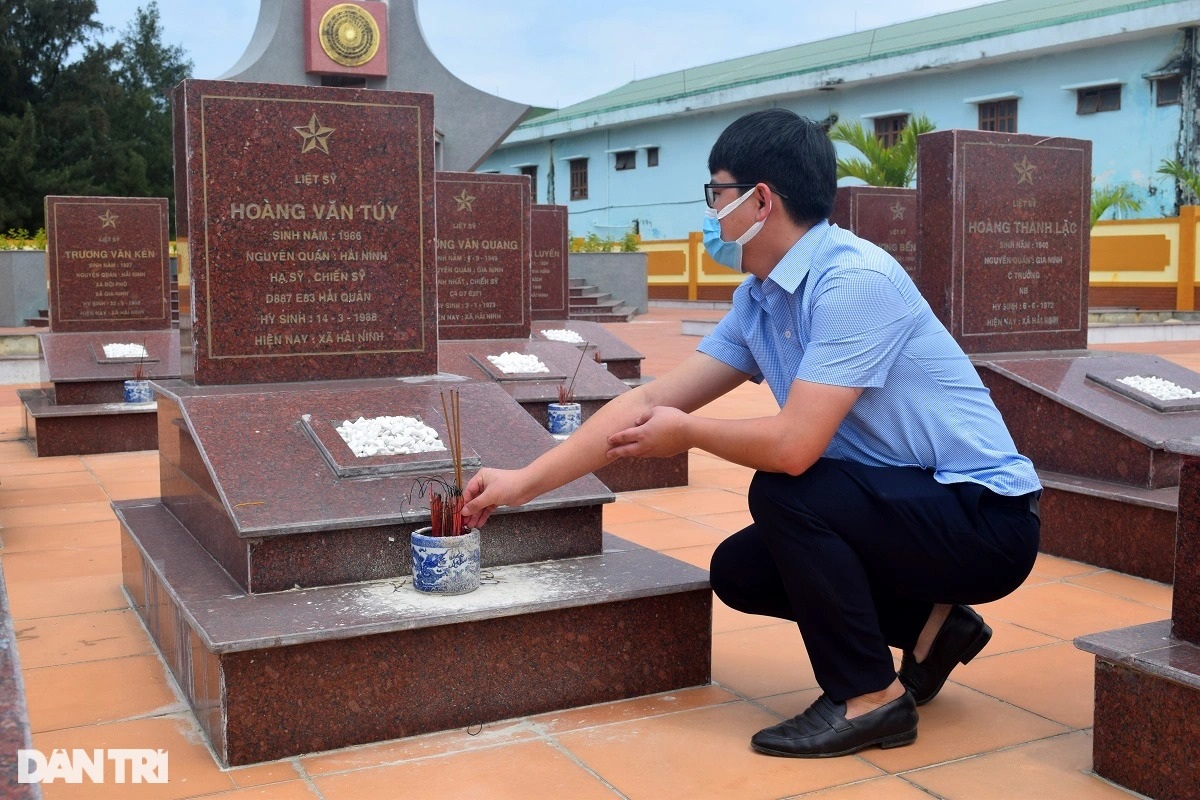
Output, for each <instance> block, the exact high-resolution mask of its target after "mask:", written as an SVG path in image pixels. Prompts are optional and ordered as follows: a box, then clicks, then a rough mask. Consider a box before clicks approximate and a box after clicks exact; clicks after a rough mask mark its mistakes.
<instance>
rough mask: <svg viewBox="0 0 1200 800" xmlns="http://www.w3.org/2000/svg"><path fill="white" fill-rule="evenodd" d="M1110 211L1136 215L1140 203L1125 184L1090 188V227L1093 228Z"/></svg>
mask: <svg viewBox="0 0 1200 800" xmlns="http://www.w3.org/2000/svg"><path fill="white" fill-rule="evenodd" d="M1110 209H1113V210H1116V211H1122V212H1124V213H1128V214H1136V213H1137V212H1138V211H1141V210H1142V201H1141V200H1139V199H1137V198H1136V197H1134V196H1133V191H1132V189H1131V188H1130V186H1129V184H1127V183H1118V184H1116V185H1115V186H1092V225H1093V226H1094V225H1095V224H1096V223H1097V222H1098V221H1099V220H1100V217H1102V216H1104V213H1105V212H1106V211H1108V210H1110Z"/></svg>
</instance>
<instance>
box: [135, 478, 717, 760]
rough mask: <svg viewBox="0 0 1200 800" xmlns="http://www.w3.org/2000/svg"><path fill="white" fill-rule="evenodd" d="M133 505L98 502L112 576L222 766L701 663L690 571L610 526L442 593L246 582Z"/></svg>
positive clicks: (706, 633) (364, 739)
mask: <svg viewBox="0 0 1200 800" xmlns="http://www.w3.org/2000/svg"><path fill="white" fill-rule="evenodd" d="M145 503H146V501H126V502H121V503H116V504H114V505H115V508H116V511H117V516H118V518H119V519H120V521H121V525H122V561H123V565H124V573H125V577H124V580H125V587H126V591H127V592H128V594H129V598H130V602H131V604H132V605H133V607H134V608H135V609H136V610H137V612H138V614H139V615H140V616H141V617H142V619H143V621H144V622H145V624H146V627H147V629H149V631H150V633H151V636H152V637H153V639H154V641H155V644H156V645H157V646H158V648H159V650H160V651H161V652H162V654H163V657H164V659H165V660H166V662H167V664H168V665H169V667H170V669H171V672H172V675H173V676H174V677H175V680H176V681H177V683H178V684H179V688H180V690H181V691H182V693H183V694H184V696H185V697H187V699H188V702H189V704H190V705H191V707H192V709H193V710H194V712H195V714H196V718H197V720H198V721H199V722H200V725H201V727H202V728H203V730H204V732H205V733H206V734H207V735H208V737H209V739H210V741H211V743H212V746H213V750H214V751H215V752H216V754H217V757H218V759H219V760H220V762H221V763H222V764H224V765H227V766H238V765H242V764H250V763H254V762H258V761H269V760H273V759H278V758H286V757H290V756H297V755H302V754H305V753H312V752H316V751H321V750H331V749H335V748H339V747H348V746H351V745H356V744H366V743H369V742H376V741H383V740H386V739H395V738H400V737H406V736H415V735H417V734H422V733H429V732H432V731H439V730H447V729H451V728H464V727H468V726H475V725H484V724H487V723H490V722H495V721H498V720H502V719H508V718H512V717H520V716H527V715H530V714H538V713H542V712H547V711H555V710H560V709H565V708H571V707H576V706H582V705H589V704H592V703H602V702H609V701H613V700H620V699H623V698H628V697H635V696H640V695H645V694H653V693H656V692H664V691H671V690H676V689H682V688H685V687H688V686H697V685H701V684H707V683H708V682H709V679H710V664H711V655H710V647H711V636H710V631H711V626H712V595H711V592H710V591H709V589H708V581H707V575H706V573H705V572H704V571H703V570H700V569H697V568H696V567H692V566H691V565H688V564H685V563H683V562H680V561H677V560H675V559H673V558H670V557H668V556H665V555H662V554H659V553H655V552H653V551H650V550H646V549H644V548H641V547H638V546H636V545H632V544H629V543H627V542H624V541H622V540H619V539H616V538H615V537H608V538H606V542H605V547H604V552H603V553H600V554H596V555H592V556H584V557H579V558H572V559H561V560H554V561H545V562H541V563H537V564H525V565H513V566H506V567H497V568H495V569H493V570H489V571H488V573H487V574H488V576H489V577H488V578H487V579H486V581H485V585H483V586H481V587H480V588H479V589H477V590H476V591H474V592H472V593H470V594H467V595H460V596H458V597H430V596H426V595H422V594H420V593H418V592H417V591H416V590H415V589H413V588H412V585H411V582H410V581H407V580H403V579H392V580H382V581H370V582H362V583H354V584H347V585H343V586H332V587H321V588H315V589H305V590H296V591H289V592H276V593H271V594H258V595H253V596H251V595H247V594H246V593H244V592H243V591H241V589H240V587H239V586H238V585H237V584H236V583H234V582H233V580H232V579H230V578H229V576H228V574H227V573H225V571H224V570H222V569H221V568H220V567H219V566H217V564H216V563H215V562H214V561H213V560H212V559H211V558H209V557H208V554H207V553H206V552H205V551H204V550H203V548H201V547H199V545H197V544H196V543H195V542H194V540H192V539H191V537H190V536H188V533H187V531H186V530H184V529H183V528H182V527H181V526H180V525H179V523H178V521H177V520H175V518H174V517H172V516H171V515H170V514H169V513H168V512H167V511H166V510H165V509H164V508H163V507H162V506H161V505H158V504H145ZM485 536H486V532H485Z"/></svg>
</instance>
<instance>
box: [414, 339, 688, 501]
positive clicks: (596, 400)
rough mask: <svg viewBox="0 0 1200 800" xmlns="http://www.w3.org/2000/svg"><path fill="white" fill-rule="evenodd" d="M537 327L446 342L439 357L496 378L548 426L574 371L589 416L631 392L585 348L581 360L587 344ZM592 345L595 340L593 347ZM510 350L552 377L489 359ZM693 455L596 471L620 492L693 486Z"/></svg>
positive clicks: (451, 369)
mask: <svg viewBox="0 0 1200 800" xmlns="http://www.w3.org/2000/svg"><path fill="white" fill-rule="evenodd" d="M553 324H554V325H555V326H556V327H559V326H560V323H557V322H556V323H553ZM573 324H578V323H573ZM597 327H599V326H597ZM534 330H535V333H534V335H535V337H537V338H534V339H529V340H526V339H476V340H470V341H456V342H441V343H440V344H439V351H438V353H439V354H438V362H439V364H440V365H441V369H442V371H443V372H447V373H453V374H457V375H463V376H467V377H470V378H472V379H485V380H493V381H495V382H496V383H497V385H499V386H501V387H503V388H504V390H505V391H506V392H507V393H508V394H509V395H511V396H512V397H513V399H515V400H516V401H517V402H518V403H520V404H521V407H522V408H524V409H525V411H526V412H528V413H529V415H530V416H531V417H532V418H533V419H535V420H536V421H537V423H538V425H540V426H541V427H542V429H543V430H544V429H545V427H546V414H547V410H546V406H547V405H548V404H549V403H556V402H558V387H559V386H560V385H561V384H563V383H569V382H570V380H571V376H572V375H575V401H576V402H578V403H579V405H580V410H581V411H582V413H583V419H584V420H587V419H588V417H590V416H591V415H592V414H593V413H594V412H595V411H597V410H599V409H600V408H601V407H602V406H603V405H604V404H605V403H607V402H608V401H609V400H612V399H613V398H614V397H616V396H617V395H619V394H623V393H624V392H627V391H629V386H628V385H627V384H626V383H625V382H623V381H621V380H619V379H618V378H617V376H615V375H614V374H612V373H611V372H610V371H609V370H606V369H605V368H604V367H602V366H600V365H599V364H597V363H596V362H595V361H594V360H593V359H592V358H591V357H590V356H589V355H588V354H587V353H583V359H582V360H580V355H581V350H580V347H581V345H574V344H569V343H567V342H556V341H549V340H546V339H544V338H542V337H541V336H540V333H539V331H540V330H541V329H540V328H537V327H535V329H534ZM580 333H581V335H584V336H585V338H586V333H594V331H587V332H586V333H585V332H583V331H581V332H580ZM591 346H592V345H591V343H590V342H589V344H588V347H589V348H590V347H591ZM599 346H600V347H604V346H605V345H604V344H601V345H599ZM626 349H630V348H628V347H627V348H626ZM506 352H518V353H525V354H530V355H535V356H537V357H538V359H539V360H541V362H542V363H543V364H545V365H546V367H547V368H548V369H549V370H550V371H549V372H548V373H545V374H546V375H547V376H548V377H547V378H546V379H539V378H537V374H538V373H530V374H528V375H505V374H504V373H502V372H500V371H499V370H497V369H495V367H493V366H492V365H491V363H490V362H489V361H488V360H487V356H489V355H494V356H498V355H500V354H501V353H506ZM601 352H603V350H601ZM577 368H578V374H576V369H577ZM639 371H640V367H639ZM559 376H562V377H559ZM687 456H688V454H687V453H680V454H678V455H675V456H670V457H669V458H643V459H639V458H622V459H618V460H616V461H614V462H612V463H611V464H608V465H606V466H604V467H602V468H600V469H598V470H596V472H595V473H594V474H595V476H596V477H597V478H599V479H600V480H601V481H602V482H603V483H604V485H605V486H607V487H608V488H609V489H611V490H612V491H614V492H632V491H638V490H642V489H665V488H670V487H674V486H687V484H688V463H687Z"/></svg>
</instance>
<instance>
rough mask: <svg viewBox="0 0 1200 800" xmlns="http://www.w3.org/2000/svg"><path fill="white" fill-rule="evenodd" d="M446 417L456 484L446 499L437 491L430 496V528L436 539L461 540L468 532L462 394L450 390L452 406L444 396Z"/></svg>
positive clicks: (433, 490)
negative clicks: (451, 538)
mask: <svg viewBox="0 0 1200 800" xmlns="http://www.w3.org/2000/svg"><path fill="white" fill-rule="evenodd" d="M442 416H443V417H444V418H445V420H446V434H447V435H446V439H447V442H446V447H447V448H449V450H450V463H451V464H453V466H454V483H453V485H450V486H446V487H445V489H446V495H445V496H444V497H443V496H442V495H441V494H439V493H438V491H437V489H432V490H431V491H430V493H429V524H430V526H431V527H432V528H433V530H432V531H431V532H432V533H433V535H434V536H461V535H462V534H464V533H466V532H467V529H466V523H465V522H464V521H463V516H462V506H463V498H462V493H463V469H462V415H461V413H460V412H459V402H458V390H457V389H451V390H450V402H449V404H447V402H446V393H445V392H442Z"/></svg>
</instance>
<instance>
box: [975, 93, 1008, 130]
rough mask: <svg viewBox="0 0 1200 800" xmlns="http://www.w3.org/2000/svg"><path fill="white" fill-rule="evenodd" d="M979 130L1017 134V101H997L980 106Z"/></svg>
mask: <svg viewBox="0 0 1200 800" xmlns="http://www.w3.org/2000/svg"><path fill="white" fill-rule="evenodd" d="M979 130H981V131H998V132H1000V133H1016V132H1017V101H1016V100H997V101H996V102H994V103H980V104H979Z"/></svg>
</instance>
